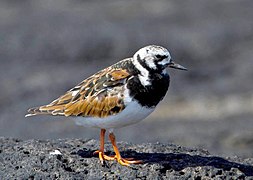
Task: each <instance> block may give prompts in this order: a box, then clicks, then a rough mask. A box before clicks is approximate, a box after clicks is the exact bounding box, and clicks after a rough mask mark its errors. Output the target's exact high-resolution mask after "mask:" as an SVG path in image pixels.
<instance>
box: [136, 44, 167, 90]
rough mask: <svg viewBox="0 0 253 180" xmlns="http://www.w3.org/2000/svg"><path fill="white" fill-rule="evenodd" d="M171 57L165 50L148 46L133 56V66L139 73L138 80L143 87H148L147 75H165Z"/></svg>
mask: <svg viewBox="0 0 253 180" xmlns="http://www.w3.org/2000/svg"><path fill="white" fill-rule="evenodd" d="M170 62H171V56H170V53H169V51H168V50H167V49H165V48H164V47H161V46H156V45H150V46H146V47H143V48H141V49H140V50H138V51H137V52H136V53H135V54H134V56H133V64H134V65H135V67H136V68H137V69H138V70H139V71H140V75H139V79H140V81H141V83H142V85H143V86H147V85H150V81H149V74H150V73H152V72H156V73H161V74H165V73H167V72H166V70H165V68H166V67H167V66H168V65H169V64H170Z"/></svg>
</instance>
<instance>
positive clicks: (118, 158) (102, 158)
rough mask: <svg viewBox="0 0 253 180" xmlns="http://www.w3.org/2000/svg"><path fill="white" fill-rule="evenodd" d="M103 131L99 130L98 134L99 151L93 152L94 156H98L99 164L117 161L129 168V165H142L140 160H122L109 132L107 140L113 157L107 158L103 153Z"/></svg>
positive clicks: (114, 140)
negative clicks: (108, 139)
mask: <svg viewBox="0 0 253 180" xmlns="http://www.w3.org/2000/svg"><path fill="white" fill-rule="evenodd" d="M105 131H106V130H105V129H101V133H100V149H99V150H97V151H95V152H94V154H98V156H99V159H100V162H101V163H102V164H104V161H105V160H108V161H112V160H117V162H118V163H119V164H121V165H123V166H129V165H130V164H140V163H142V161H141V160H133V158H125V159H124V158H122V157H121V155H120V152H119V150H118V147H117V145H116V139H115V136H114V134H113V133H112V132H111V133H110V134H109V138H110V140H111V143H112V146H113V149H114V152H115V156H107V155H105V153H104V138H105Z"/></svg>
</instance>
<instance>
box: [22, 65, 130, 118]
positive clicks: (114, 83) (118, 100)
mask: <svg viewBox="0 0 253 180" xmlns="http://www.w3.org/2000/svg"><path fill="white" fill-rule="evenodd" d="M129 77H130V74H129V73H128V72H127V71H126V70H122V69H113V68H111V67H109V68H107V69H104V70H102V71H100V72H98V73H96V74H94V75H93V76H91V77H89V78H87V79H86V80H84V81H83V82H81V83H80V84H78V85H77V86H76V87H74V88H72V89H71V90H69V91H67V92H66V94H64V95H63V96H61V97H59V98H58V99H56V100H54V101H53V102H52V103H50V104H48V105H45V106H41V107H35V108H31V109H29V110H28V112H29V114H27V115H26V116H32V115H37V114H49V115H64V116H93V117H107V116H109V115H113V114H117V113H119V112H121V111H122V110H123V109H124V108H125V105H124V102H123V96H124V94H123V93H124V84H125V82H126V80H127V79H128V78H129Z"/></svg>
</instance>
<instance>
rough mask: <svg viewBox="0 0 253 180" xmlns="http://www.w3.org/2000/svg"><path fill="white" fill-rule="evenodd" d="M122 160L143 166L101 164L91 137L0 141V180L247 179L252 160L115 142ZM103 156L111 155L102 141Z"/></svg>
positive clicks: (252, 173) (252, 172) (251, 172)
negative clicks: (129, 159) (130, 160)
mask: <svg viewBox="0 0 253 180" xmlns="http://www.w3.org/2000/svg"><path fill="white" fill-rule="evenodd" d="M118 145H119V148H120V150H121V153H122V156H123V157H134V158H135V159H141V160H143V161H144V163H143V164H139V165H133V166H131V167H123V166H121V165H119V164H118V163H116V162H115V161H110V162H106V163H105V164H104V165H101V164H100V162H99V159H98V157H97V156H96V155H93V152H94V151H95V150H97V149H98V147H99V142H98V141H96V140H92V139H83V140H81V139H58V140H25V141H23V140H19V139H13V138H5V137H2V138H0V164H1V165H0V179H189V178H190V179H225V178H226V179H252V177H250V176H253V159H247V160H243V159H240V158H238V157H233V158H228V157H227V158H223V157H217V156H214V155H211V154H210V153H209V152H208V151H205V150H202V149H194V148H185V147H181V146H177V145H174V144H161V143H145V144H130V143H126V142H119V143H118ZM105 147H106V149H107V150H108V151H107V153H108V154H113V152H112V148H111V145H110V143H106V145H105Z"/></svg>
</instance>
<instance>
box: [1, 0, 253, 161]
mask: <svg viewBox="0 0 253 180" xmlns="http://www.w3.org/2000/svg"><path fill="white" fill-rule="evenodd" d="M252 9H253V1H251V0H227V1H219V0H212V1H203V0H194V1H193V0H189V1H184V0H171V1H166V0H156V1H154V0H139V1H135V0H128V1H123V0H107V1H99V0H93V1H91V0H90V1H88V0H55V1H50V0H39V1H32V0H22V1H19V0H0V84H1V88H0V136H5V137H16V138H22V139H32V138H37V139H51V138H95V139H98V138H99V130H98V129H89V128H84V127H79V126H76V125H75V124H74V122H73V121H72V120H71V119H69V118H62V117H49V116H36V117H30V118H25V117H24V116H25V114H26V111H27V109H28V108H30V107H33V106H38V105H44V104H47V103H49V102H50V101H52V100H54V99H56V98H57V97H58V96H60V95H62V94H63V93H65V91H67V90H69V89H70V88H72V87H73V86H75V85H76V84H78V83H79V82H81V81H82V80H83V79H85V78H86V77H88V76H90V75H92V74H93V73H95V72H96V71H98V70H100V69H102V68H104V67H107V66H109V65H111V64H113V63H115V62H117V61H119V60H121V59H123V58H126V57H129V56H132V55H133V54H134V53H135V52H136V51H137V50H138V49H139V48H141V47H143V46H146V45H149V44H157V45H162V46H164V47H166V48H168V49H169V50H170V52H171V54H172V57H173V59H174V60H176V61H177V62H178V63H180V64H182V65H184V66H185V67H187V68H188V69H189V71H188V72H182V71H176V70H170V74H171V86H170V89H169V91H168V93H167V96H166V97H165V99H164V101H163V102H162V103H161V104H160V105H159V107H158V108H157V109H156V111H155V112H154V113H153V114H152V115H151V116H149V117H148V118H146V119H145V120H144V121H142V122H141V123H139V124H136V125H133V126H128V127H126V128H122V129H119V130H116V136H117V139H118V141H129V142H133V143H142V142H156V141H159V142H164V143H170V142H173V143H176V144H179V145H183V146H189V147H201V148H204V149H207V150H208V151H209V152H211V153H215V154H218V155H224V156H227V155H230V156H231V155H237V156H241V157H252V156H253V151H252V149H253V91H252V90H253V70H252V69H253V52H252V49H253V10H252Z"/></svg>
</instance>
